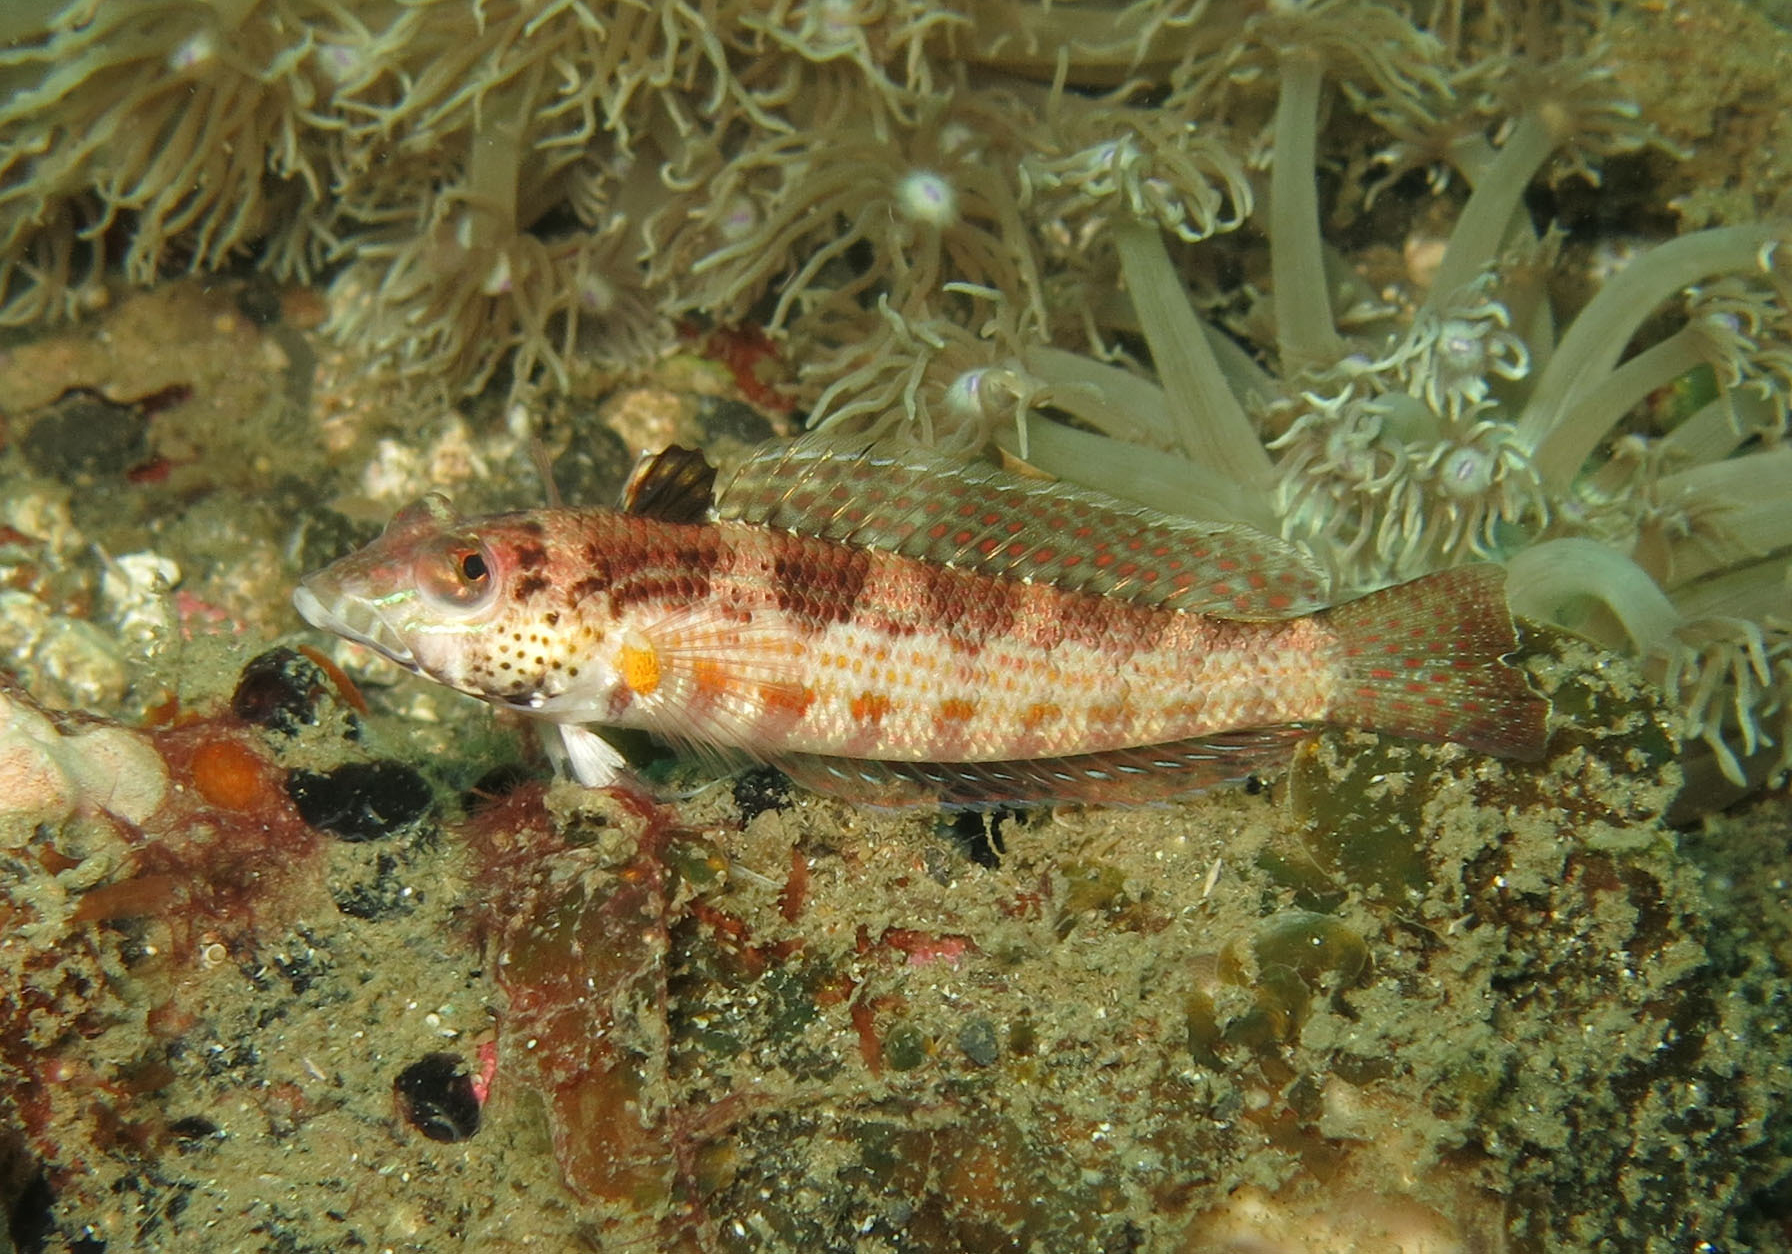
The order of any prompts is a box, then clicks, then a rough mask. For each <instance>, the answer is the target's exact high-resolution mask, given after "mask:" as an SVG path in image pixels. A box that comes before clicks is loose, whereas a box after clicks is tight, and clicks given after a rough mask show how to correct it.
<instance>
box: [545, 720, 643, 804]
mask: <svg viewBox="0 0 1792 1254" xmlns="http://www.w3.org/2000/svg"><path fill="white" fill-rule="evenodd" d="M555 730H557V731H558V732H559V733H560V747H561V748H562V749H563V750H564V751H565V754H566V757H565V766H566V769H567V771H568V773H569V774H570V775H571V776H572V777H573V778H574V779H576V780H577V781H578V782H579V783H581V784H584V785H585V786H586V787H587V788H609V787H611V786H612V785H614V784H616V783H617V782H618V781H619V780H621V778H622V775H623V772H624V770H625V769H626V763H625V762H624V761H623V757H622V754H621V753H619V752H617V750H616V747H615V746H614V745H612V744H611V743H610V742H609V741H607V740H605V739H604V738H603V737H602V736H600V735H598V734H597V733H596V732H594V731H592V730H591V729H590V728H587V727H579V726H577V725H576V724H573V723H560V724H558V725H557V726H556V728H555ZM550 756H553V757H555V758H558V757H559V755H558V754H550Z"/></svg>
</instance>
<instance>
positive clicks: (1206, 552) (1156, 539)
mask: <svg viewBox="0 0 1792 1254" xmlns="http://www.w3.org/2000/svg"><path fill="white" fill-rule="evenodd" d="M715 514H716V516H717V517H719V518H724V519H737V520H739V521H742V522H749V523H759V524H762V525H765V526H771V527H782V528H784V529H786V530H789V531H794V532H800V533H802V534H805V535H813V536H819V537H821V538H823V539H827V540H836V541H839V542H842V543H846V544H852V545H856V546H859V547H862V548H873V549H881V550H885V551H888V552H893V553H897V554H900V555H902V556H905V557H913V558H919V559H921V560H923V561H928V562H935V563H940V564H944V565H950V566H957V567H961V568H964V569H968V570H974V571H977V572H978V573H981V574H986V575H993V576H996V577H998V578H1006V579H1024V580H1029V581H1032V582H1037V583H1050V584H1052V585H1054V586H1056V587H1059V588H1064V589H1066V590H1070V591H1077V592H1089V593H1095V594H1098V595H1101V596H1110V597H1119V598H1122V599H1124V600H1128V601H1132V602H1134V603H1136V604H1140V605H1150V606H1156V607H1160V608H1163V609H1174V610H1188V611H1193V612H1198V613H1203V614H1210V615H1212V616H1214V617H1216V618H1229V619H1239V620H1273V619H1284V618H1293V617H1297V616H1299V615H1302V614H1310V613H1312V612H1314V611H1315V610H1319V609H1322V608H1324V607H1325V606H1326V605H1327V604H1329V600H1328V595H1327V594H1328V589H1327V586H1326V579H1325V576H1324V574H1323V572H1322V571H1321V570H1320V568H1319V566H1318V564H1317V563H1316V562H1314V561H1313V559H1312V558H1311V557H1309V556H1308V555H1307V554H1306V553H1305V552H1304V551H1302V550H1300V549H1298V548H1296V547H1295V546H1294V545H1292V544H1289V543H1288V542H1286V541H1284V540H1281V539H1279V538H1277V537H1275V536H1271V535H1267V534H1265V533H1263V532H1260V531H1258V530H1256V529H1255V528H1252V527H1248V526H1245V525H1243V524H1237V523H1213V522H1203V521H1196V520H1192V519H1182V518H1173V517H1171V516H1170V515H1167V514H1162V513H1159V512H1157V511H1156V510H1152V509H1148V508H1146V507H1144V506H1131V505H1125V504H1122V503H1120V502H1117V501H1114V500H1113V499H1112V498H1110V497H1107V496H1105V495H1103V494H1102V493H1099V492H1092V491H1089V490H1088V489H1085V488H1079V487H1076V486H1074V485H1071V484H1067V483H1059V482H1052V481H1047V480H1033V479H1024V478H1021V477H1020V476H1018V475H1014V474H1011V473H1009V472H1008V471H1005V470H1002V469H1000V468H999V467H997V466H994V465H991V464H987V463H983V462H970V463H965V462H960V461H955V460H947V459H945V458H940V457H936V456H933V455H931V454H928V453H926V452H924V451H921V450H917V449H911V448H907V447H892V446H887V445H873V446H870V447H864V446H852V445H834V444H828V443H825V442H819V441H798V442H797V443H795V444H791V445H786V446H773V447H770V448H768V449H765V450H762V451H761V452H759V453H756V454H755V455H753V456H752V457H750V458H749V459H748V460H747V461H746V462H745V463H743V464H742V466H741V467H740V469H739V470H738V471H737V472H736V473H735V475H734V477H733V478H732V479H731V480H730V481H729V482H728V484H727V485H726V487H724V488H723V489H722V490H721V492H720V493H718V495H717V497H716V502H715Z"/></svg>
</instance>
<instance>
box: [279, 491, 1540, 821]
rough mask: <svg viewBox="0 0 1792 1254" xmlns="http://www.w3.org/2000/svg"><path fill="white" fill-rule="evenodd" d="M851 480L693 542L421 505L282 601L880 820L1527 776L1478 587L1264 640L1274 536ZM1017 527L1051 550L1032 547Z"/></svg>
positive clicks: (659, 524)
mask: <svg viewBox="0 0 1792 1254" xmlns="http://www.w3.org/2000/svg"><path fill="white" fill-rule="evenodd" d="M871 464H872V463H871V462H870V460H869V459H866V458H863V457H861V458H858V459H856V460H847V459H838V458H837V459H833V460H830V459H829V458H828V457H827V456H823V457H821V458H819V459H815V460H811V461H809V462H802V463H797V464H791V463H790V462H789V460H788V458H786V459H784V460H774V459H772V458H766V459H763V460H760V461H757V462H755V463H749V468H748V470H747V471H745V472H743V481H744V482H743V483H742V485H741V486H740V487H739V488H738V491H737V495H736V496H735V498H734V499H735V500H736V501H740V500H745V501H747V502H748V504H747V505H745V506H739V507H737V510H736V512H739V513H744V514H746V515H748V517H730V516H729V510H728V509H727V508H720V509H718V510H715V511H712V512H711V513H710V514H708V515H706V516H705V520H704V521H699V522H683V521H667V520H665V519H664V518H661V517H657V516H644V515H641V514H634V513H629V512H626V511H619V510H607V509H562V508H554V509H542V510H533V511H526V512H523V513H516V514H508V515H498V516H494V517H489V518H485V519H475V520H462V519H460V518H458V517H456V516H455V515H454V514H453V513H452V511H451V510H450V509H449V508H448V507H447V505H446V503H445V502H443V501H441V499H440V498H430V499H427V500H425V501H424V502H420V503H418V504H417V505H414V506H412V507H410V508H409V509H407V510H406V511H404V512H402V513H401V514H400V515H399V516H398V517H397V518H395V519H394V520H393V523H392V524H391V526H389V527H388V529H387V531H386V533H385V535H383V536H382V537H381V538H380V539H379V540H378V541H376V542H375V543H374V544H373V545H371V546H369V547H368V548H367V549H365V550H362V551H361V552H359V553H356V554H353V555H350V556H349V557H347V558H344V559H342V560H341V561H339V562H338V563H336V564H335V565H333V566H332V567H330V568H328V569H326V570H325V571H322V572H319V573H318V574H316V575H313V576H311V577H309V578H308V579H307V580H306V581H305V584H304V585H303V587H302V588H301V591H300V592H299V594H298V595H297V603H298V605H299V608H300V609H301V611H302V612H304V613H305V616H306V617H307V618H308V619H310V620H311V621H312V622H314V623H316V624H318V625H320V626H324V627H328V628H330V629H332V630H336V631H338V632H340V633H341V634H343V635H345V636H347V637H349V638H351V639H356V640H360V641H362V642H363V643H367V644H370V645H371V646H373V647H374V648H376V649H379V650H380V651H381V652H384V653H386V654H387V655H388V656H391V657H393V658H395V659H396V660H398V661H400V662H401V663H403V664H404V665H407V666H410V667H412V668H413V669H416V670H418V671H420V672H422V673H424V674H427V675H430V676H431V677H433V678H435V679H438V680H440V681H441V682H443V683H446V684H448V685H449V686H451V687H454V688H457V689H459V690H461V691H464V692H468V693H472V694H474V695H477V696H481V697H484V698H486V699H487V700H491V701H494V702H496V703H499V704H503V705H508V706H512V707H515V708H519V709H524V710H527V711H528V712H530V713H531V714H533V715H535V716H536V717H539V718H541V719H544V720H547V721H549V722H552V723H557V724H561V725H562V726H564V727H566V728H569V729H572V728H578V727H581V726H583V725H586V724H596V725H601V726H612V727H638V728H645V729H647V730H649V731H653V732H656V733H658V734H660V735H662V736H665V737H667V738H668V739H670V740H672V741H674V742H675V743H679V744H681V745H685V746H688V747H691V748H694V749H697V750H719V751H724V752H732V753H743V754H746V755H748V756H751V757H753V758H757V759H760V760H766V761H771V762H773V763H776V764H779V765H782V766H784V767H785V768H786V769H788V770H791V771H792V773H793V774H794V775H796V777H797V778H799V779H800V780H802V781H803V782H806V783H810V784H812V785H814V786H817V787H821V788H824V789H826V790H829V791H834V792H841V793H845V794H847V795H853V796H858V797H861V798H863V799H866V800H873V801H882V802H889V803H901V802H904V801H918V800H927V799H933V800H946V801H949V802H957V803H972V804H975V803H978V802H986V801H990V800H1001V801H1010V800H1026V799H1040V798H1059V799H1076V800H1097V801H1128V800H1139V799H1150V798H1153V797H1157V796H1163V795H1173V794H1174V793H1176V792H1182V791H1189V790H1190V789H1192V788H1196V787H1202V786H1205V785H1207V784H1210V783H1213V782H1216V781H1217V780H1220V779H1226V778H1237V777H1239V776H1241V775H1243V774H1246V773H1248V772H1250V771H1252V770H1257V769H1262V768H1264V767H1265V766H1269V765H1273V764H1274V763H1275V762H1276V761H1278V760H1280V759H1281V758H1282V757H1285V756H1286V753H1287V751H1288V748H1289V746H1290V745H1291V743H1292V741H1293V738H1294V737H1295V736H1297V735H1299V734H1301V733H1302V732H1303V731H1304V730H1305V729H1307V728H1310V727H1311V726H1314V725H1319V724H1325V723H1346V724H1353V725H1364V726H1371V727H1375V728H1377V729H1380V730H1386V731H1390V732H1393V733H1395V734H1403V735H1415V736H1421V737H1427V738H1432V739H1456V740H1461V741H1463V742H1464V743H1468V744H1470V745H1472V746H1474V747H1478V748H1484V749H1487V750H1490V751H1493V752H1500V753H1506V754H1510V755H1513V756H1536V755H1537V754H1538V753H1540V752H1541V747H1542V726H1543V708H1544V707H1543V703H1542V701H1541V699H1540V698H1538V697H1536V696H1535V695H1534V694H1533V693H1531V692H1530V690H1529V689H1528V687H1526V686H1525V684H1524V683H1523V680H1522V678H1520V677H1519V675H1518V673H1517V672H1516V671H1515V670H1513V669H1512V668H1510V667H1509V666H1507V665H1506V663H1505V662H1504V661H1503V660H1502V659H1501V655H1502V654H1504V653H1506V652H1509V651H1510V650H1511V649H1512V648H1513V647H1514V645H1515V635H1514V631H1513V627H1512V623H1511V619H1510V615H1509V613H1508V612H1507V611H1506V609H1505V605H1504V598H1503V591H1502V589H1501V576H1500V572H1499V571H1498V569H1497V568H1495V567H1488V566H1482V567H1468V568H1461V569H1459V570H1455V571H1447V572H1442V573H1441V574H1440V575H1437V576H1432V577H1430V578H1429V579H1428V580H1421V581H1418V582H1416V583H1414V584H1409V585H1404V586H1403V587H1401V588H1396V589H1389V590H1386V591H1384V592H1382V593H1377V594H1373V595H1372V596H1371V597H1369V598H1365V599H1363V600H1361V601H1357V602H1351V603H1347V604H1345V605H1342V606H1339V607H1336V608H1333V609H1330V610H1321V611H1318V612H1313V613H1301V614H1293V615H1290V616H1285V617H1273V616H1271V615H1273V614H1274V613H1276V612H1277V611H1278V610H1280V609H1283V608H1285V607H1293V608H1296V609H1298V608H1302V607H1303V601H1304V599H1306V598H1310V596H1311V595H1312V594H1311V593H1310V592H1308V591H1305V590H1303V589H1304V588H1305V585H1306V583H1307V581H1308V579H1307V570H1306V568H1305V567H1304V566H1302V565H1300V563H1302V562H1303V561H1304V559H1301V558H1300V557H1299V556H1298V554H1295V553H1294V551H1293V550H1291V549H1284V548H1280V547H1278V545H1279V542H1276V541H1273V540H1271V539H1269V538H1264V537H1255V536H1249V537H1240V543H1241V544H1242V545H1243V546H1244V547H1243V548H1242V549H1239V548H1238V546H1233V548H1234V549H1235V550H1236V551H1240V552H1242V553H1243V554H1244V558H1243V559H1241V558H1238V557H1232V556H1229V555H1228V553H1227V551H1226V547H1227V546H1226V543H1225V542H1226V541H1227V540H1229V539H1231V538H1233V532H1232V529H1227V528H1211V527H1209V528H1205V529H1203V528H1202V527H1200V526H1199V525H1196V524H1189V525H1188V526H1187V527H1184V526H1182V525H1181V524H1180V523H1179V522H1177V521H1176V520H1167V519H1164V518H1163V517H1161V516H1158V515H1154V514H1149V513H1142V512H1134V511H1117V510H1116V509H1114V508H1108V509H1107V512H1105V513H1104V512H1103V509H1104V507H1103V505H1102V503H1101V502H1100V501H1099V500H1098V499H1096V500H1092V499H1091V494H1083V493H1079V492H1076V491H1075V490H1071V491H1070V493H1069V495H1068V499H1067V500H1064V501H1056V502H1054V500H1053V498H1052V497H1050V496H1048V495H1046V494H1045V493H1044V492H1043V491H1042V490H1041V489H1040V488H1038V487H1037V486H1035V485H1032V484H1027V483H1025V482H1024V481H1015V480H1012V479H1010V478H1008V477H1001V476H999V474H992V473H991V472H990V471H988V470H980V471H978V472H977V476H976V477H974V478H973V479H972V480H971V481H972V482H974V483H975V486H976V487H977V488H978V492H977V493H976V494H975V495H967V493H966V491H965V490H964V489H965V484H966V482H967V478H966V477H962V476H958V477H955V476H954V475H953V473H952V472H951V471H950V470H948V469H943V468H941V467H939V466H937V465H934V464H930V463H925V462H919V463H917V462H916V461H914V459H912V458H911V459H909V460H905V461H901V462H898V463H893V464H892V463H886V464H885V465H884V467H883V471H882V473H881V474H873V475H868V473H867V466H868V465H871ZM779 476H783V478H782V479H781V478H780V477H779ZM873 479H875V480H876V481H877V484H878V486H876V487H872V486H871V484H872V481H873ZM932 479H939V480H942V481H943V482H944V483H945V484H946V485H947V487H946V489H945V490H940V491H935V490H932V487H931V480H932ZM728 499H729V498H728V496H727V495H726V494H725V495H724V497H723V498H722V500H723V502H724V505H725V503H726V502H727V500H728ZM966 504H969V505H970V506H971V507H972V508H971V509H970V510H968V511H967V510H966V509H965V508H964V506H965V505H966ZM1042 506H1047V507H1049V508H1050V509H1051V510H1053V511H1055V512H1054V513H1050V514H1047V515H1046V517H1047V518H1048V519H1049V520H1050V521H1051V522H1053V523H1056V524H1058V525H1055V526H1047V527H1045V528H1043V529H1041V528H1039V527H1037V526H1035V525H1034V523H1035V522H1036V521H1037V518H1038V517H1039V516H1040V514H1041V507H1042ZM767 519H769V520H771V521H765V520H767ZM1030 520H1031V521H1030ZM1079 525H1081V526H1083V527H1084V528H1086V530H1087V534H1085V535H1083V536H1081V537H1078V536H1077V535H1075V534H1074V533H1075V532H1076V530H1077V528H1078V526H1079ZM1029 528H1031V530H1029ZM1078 538H1080V539H1082V540H1083V541H1084V542H1085V543H1084V546H1083V549H1082V550H1080V551H1079V550H1078V549H1077V547H1076V546H1075V545H1074V544H1070V543H1067V542H1066V541H1067V540H1076V539H1078ZM1253 546H1254V547H1253ZM1216 548H1217V549H1219V550H1220V551H1219V552H1218V553H1217V554H1216V555H1215V556H1213V557H1212V558H1211V560H1209V561H1206V562H1203V561H1201V560H1197V559H1194V558H1192V557H1189V556H1188V555H1190V554H1195V553H1200V552H1202V551H1203V549H1207V550H1213V549H1216ZM942 552H945V553H946V554H948V556H947V557H945V558H942V557H941V556H939V555H940V554H941V553H942ZM1072 558H1075V559H1078V560H1077V562H1075V563H1072V564H1070V565H1069V566H1067V565H1066V563H1067V562H1069V559H1072ZM1083 562H1086V563H1087V566H1086V567H1084V569H1083V570H1082V571H1081V572H1079V573H1078V574H1077V575H1076V576H1074V577H1072V576H1070V575H1067V574H1066V571H1067V570H1074V569H1075V568H1076V566H1078V565H1081V564H1082V563H1083ZM1291 564H1292V565H1291ZM1184 572H1188V573H1187V574H1186V576H1185V574H1184ZM1203 581H1204V582H1203ZM1195 597H1205V598H1206V603H1207V604H1208V605H1209V607H1210V608H1209V609H1208V611H1207V612H1201V611H1197V610H1195V609H1190V608H1185V607H1184V606H1185V605H1186V603H1188V602H1189V601H1190V600H1191V599H1193V598H1195ZM1214 608H1217V609H1220V610H1224V611H1226V612H1229V613H1234V614H1248V615H1252V616H1251V617H1226V616H1224V615H1223V614H1221V613H1216V612H1212V609H1214ZM567 734H568V736H569V741H568V748H569V749H571V750H573V761H574V766H575V770H577V768H578V766H579V763H580V761H581V758H580V755H579V752H578V742H577V741H576V740H574V739H571V738H570V737H572V736H573V735H574V733H572V732H570V731H569V732H568V733H567ZM584 761H585V762H586V763H587V769H586V770H583V771H578V773H580V774H582V775H590V776H595V777H601V776H602V775H603V774H604V769H605V768H603V767H602V766H601V765H600V766H591V765H590V759H589V757H587V758H585V759H584Z"/></svg>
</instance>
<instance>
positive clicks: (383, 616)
mask: <svg viewBox="0 0 1792 1254" xmlns="http://www.w3.org/2000/svg"><path fill="white" fill-rule="evenodd" d="M538 514H539V512H536V513H529V512H525V513H520V514H503V515H496V516H492V517H487V518H478V519H463V518H462V517H461V516H460V515H459V514H457V513H456V512H455V510H454V508H453V506H452V505H450V504H449V502H448V500H447V498H446V497H443V496H441V495H439V494H433V493H432V494H431V495H429V496H425V497H423V498H422V499H421V500H419V501H416V502H414V503H412V504H411V505H409V506H407V507H405V508H404V509H403V510H400V511H399V512H398V514H397V515H396V516H394V517H393V519H392V521H391V522H390V523H388V524H387V526H386V529H385V531H383V532H382V533H381V534H380V536H379V538H378V539H376V540H374V541H373V542H372V543H371V544H368V545H367V546H366V547H364V548H361V549H358V550H356V551H355V552H353V553H350V554H348V555H347V556H346V557H342V558H339V559H338V560H336V561H335V562H333V563H331V564H330V565H329V566H326V567H324V568H323V569H322V570H319V571H315V572H313V573H312V574H309V575H306V576H305V577H304V579H302V580H301V581H300V583H299V586H298V587H297V588H296V589H295V590H294V592H293V606H294V608H296V609H297V610H298V612H299V614H300V615H301V616H302V617H303V618H304V619H305V621H307V622H308V623H310V624H311V625H312V626H314V627H318V628H321V629H323V630H325V631H330V632H334V633H335V634H337V635H339V636H342V637H343V638H345V639H348V640H352V641H354V642H355V643H357V644H361V645H365V646H366V647H368V648H370V649H372V650H374V651H375V652H376V653H380V654H382V655H384V656H385V657H387V658H390V659H391V660H392V661H394V662H396V663H397V664H398V665H400V666H403V667H405V668H406V669H408V670H412V671H415V672H417V673H418V674H421V675H424V676H427V677H428V678H430V679H433V680H435V681H437V682H438V683H442V684H445V685H447V686H448V687H450V688H454V689H456V690H458V691H460V692H464V693H468V694H469V695H472V696H475V697H480V698H482V699H484V700H487V701H491V702H494V703H496V704H502V705H506V706H511V707H514V708H518V709H524V710H530V711H535V712H539V713H543V714H546V715H549V716H552V715H553V713H554V712H555V711H554V708H553V707H554V706H555V705H556V704H559V703H563V702H562V699H563V698H564V696H565V693H566V689H567V688H568V686H569V682H570V681H569V678H568V673H569V672H570V674H571V675H572V676H578V675H579V674H580V668H579V667H578V666H577V665H576V664H574V663H572V662H571V661H569V658H570V642H569V641H568V639H567V636H566V633H565V632H564V631H563V630H556V629H555V624H556V623H558V621H559V614H558V613H557V612H556V609H555V608H554V605H553V603H552V598H551V596H550V593H551V584H550V580H549V579H548V578H547V577H546V574H545V570H546V568H548V567H550V566H551V565H552V562H553V559H552V558H551V556H550V554H551V553H552V551H553V549H554V547H555V546H554V545H553V544H552V537H551V536H549V535H548V534H547V533H548V531H549V530H550V528H549V527H548V526H547V525H546V524H544V522H543V521H542V520H541V518H540V517H539V516H538ZM591 634H592V631H591V628H590V626H589V625H587V626H586V628H585V636H586V637H590V635H591ZM578 643H581V644H583V645H585V646H589V645H590V644H591V643H592V641H591V640H590V639H589V638H587V639H585V640H582V641H580V642H578ZM597 669H599V668H594V667H592V666H590V665H589V664H588V665H587V666H586V667H585V668H584V684H583V685H582V686H583V687H589V686H590V685H592V684H593V683H596V684H597V685H598V686H600V687H601V686H602V676H601V675H599V674H596V673H594V672H595V671H596V670H597Z"/></svg>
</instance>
